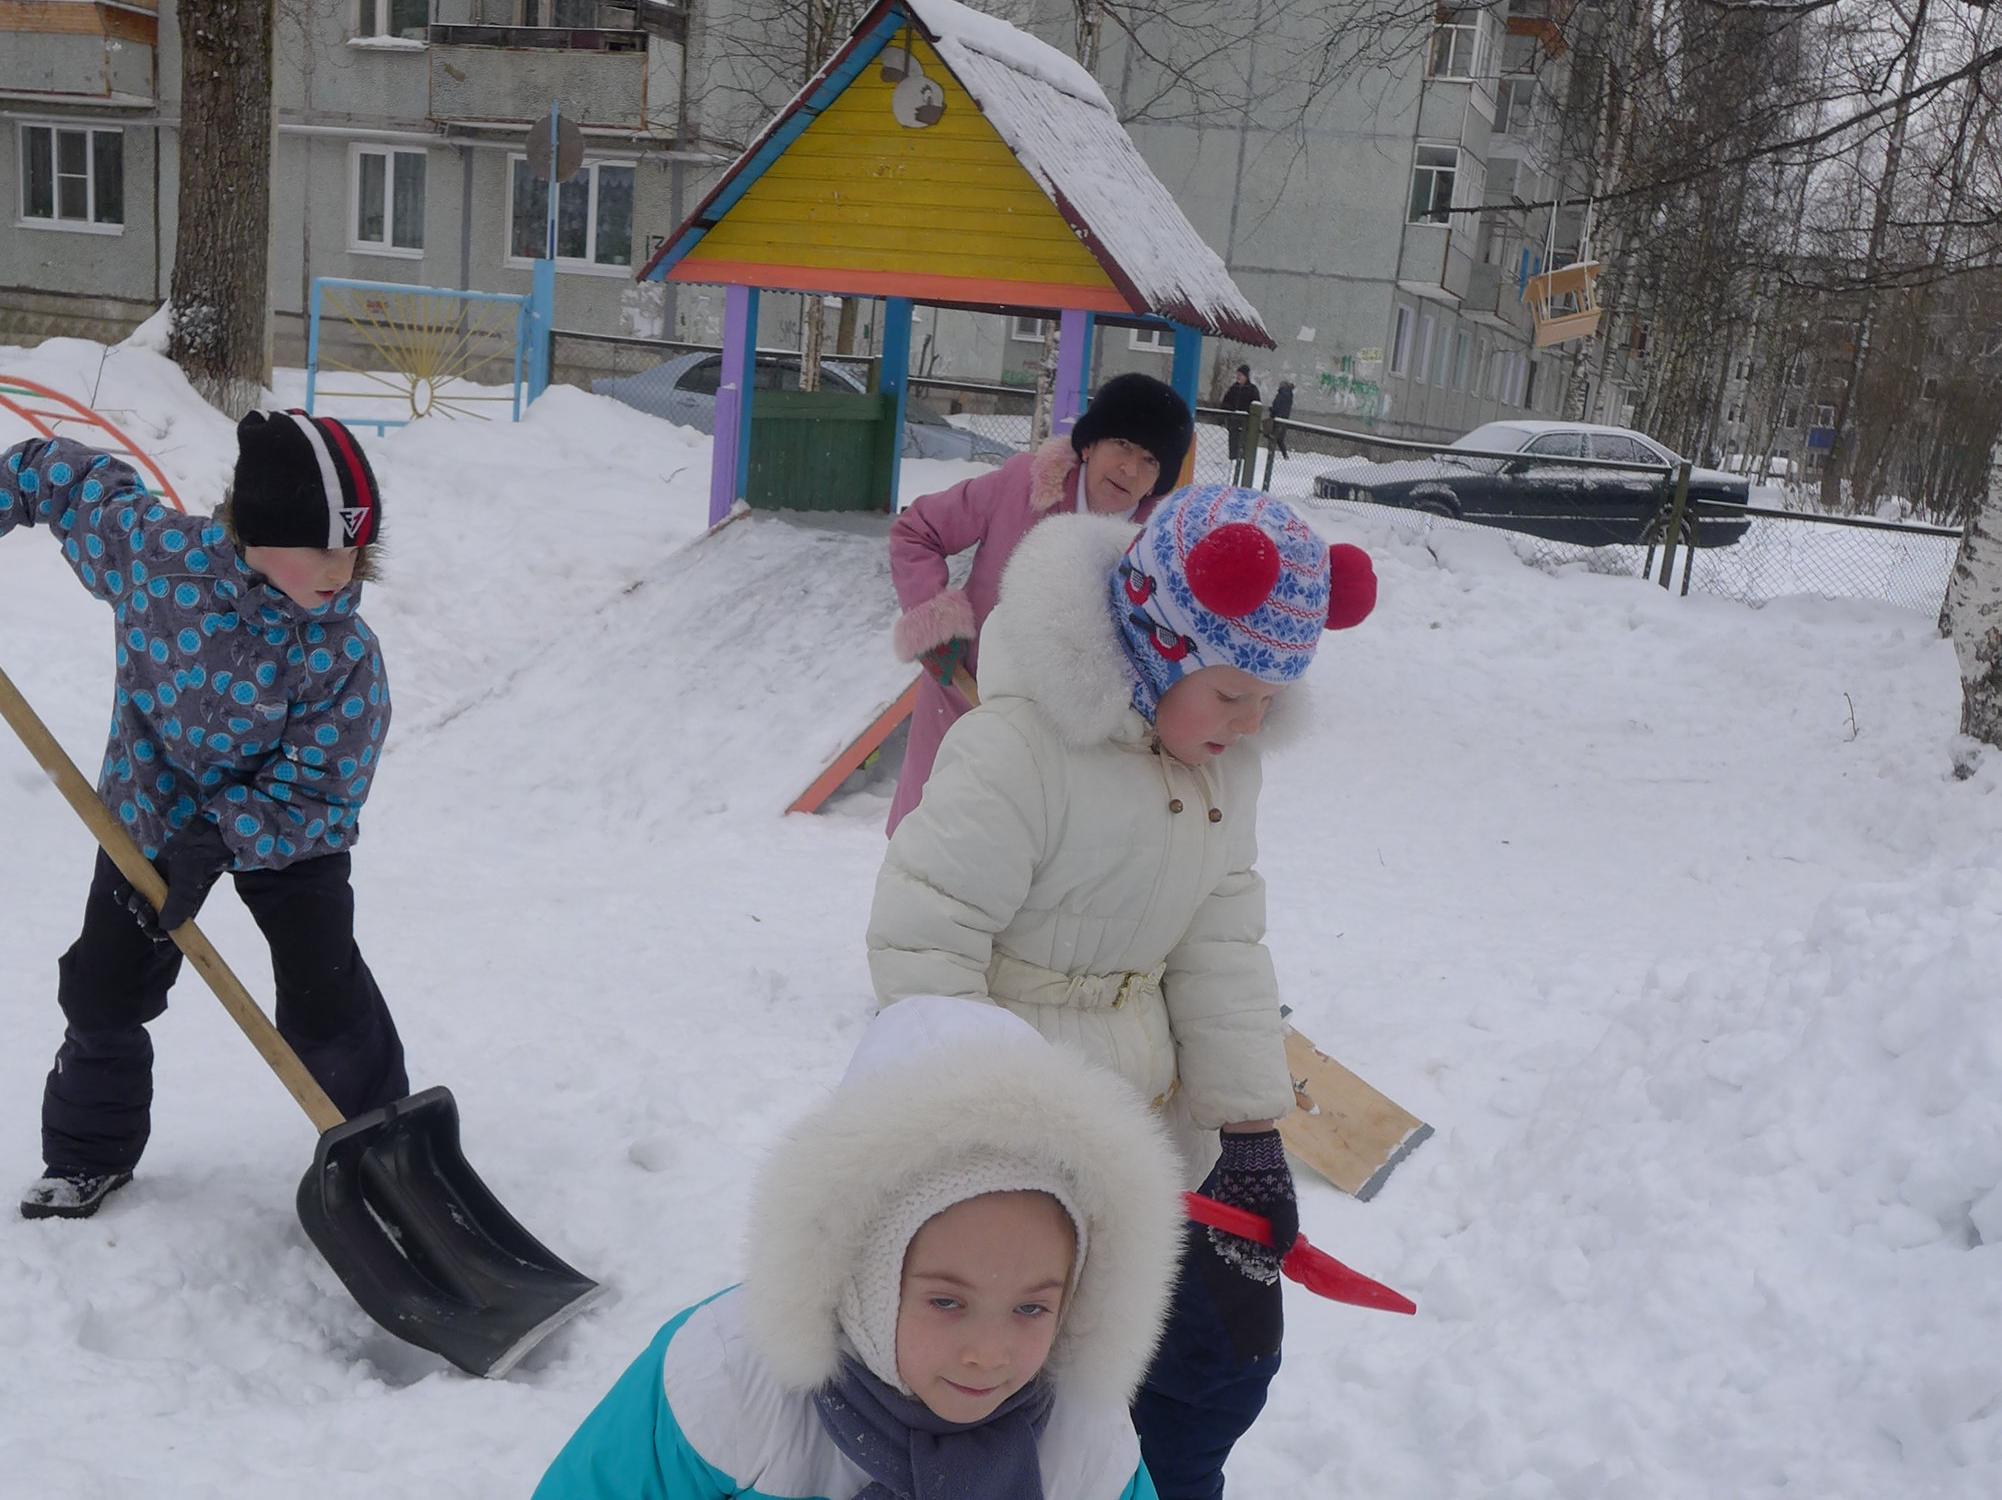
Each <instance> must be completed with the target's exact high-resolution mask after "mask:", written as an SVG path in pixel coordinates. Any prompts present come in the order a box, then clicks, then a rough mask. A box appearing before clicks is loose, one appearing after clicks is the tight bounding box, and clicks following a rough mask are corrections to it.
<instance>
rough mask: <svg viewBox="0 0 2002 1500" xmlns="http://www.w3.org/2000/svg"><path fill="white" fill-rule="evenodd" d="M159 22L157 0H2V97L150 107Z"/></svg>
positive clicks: (20, 99)
mask: <svg viewBox="0 0 2002 1500" xmlns="http://www.w3.org/2000/svg"><path fill="white" fill-rule="evenodd" d="M159 30H160V21H159V15H158V13H157V11H156V10H155V8H154V5H153V3H152V0H115V3H113V0H98V3H82V0H71V3H68V4H63V5H52V4H47V3H42V0H0V35H4V36H5V37H6V38H7V40H6V42H5V44H4V45H0V98H6V99H8V100H11V101H17V102H18V101H32V102H39V103H48V104H54V105H62V104H79V105H90V106H92V107H94V108H98V109H105V108H110V109H147V108H150V107H151V106H152V105H153V102H154V99H155V97H156V92H157V91H156V87H155V81H154V73H155V68H154V49H155V47H157V46H158V44H159Z"/></svg>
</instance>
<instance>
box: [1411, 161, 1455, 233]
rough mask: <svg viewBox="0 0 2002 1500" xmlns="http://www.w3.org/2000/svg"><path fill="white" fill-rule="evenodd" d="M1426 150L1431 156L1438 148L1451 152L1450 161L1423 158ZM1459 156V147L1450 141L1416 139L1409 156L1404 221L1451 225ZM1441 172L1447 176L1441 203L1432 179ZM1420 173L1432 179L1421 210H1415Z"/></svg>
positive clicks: (1441, 225)
mask: <svg viewBox="0 0 2002 1500" xmlns="http://www.w3.org/2000/svg"><path fill="white" fill-rule="evenodd" d="M1428 151H1430V152H1432V153H1434V154H1435V157H1436V155H1437V153H1439V152H1448V151H1450V152H1451V153H1452V155H1453V164H1452V165H1451V166H1450V167H1449V166H1447V165H1446V164H1445V163H1444V162H1442V161H1439V160H1436V159H1435V160H1432V161H1427V160H1425V153H1426V152H1428ZM1460 157H1461V151H1460V148H1459V146H1458V145H1456V144H1455V143H1454V142H1452V141H1419V142H1417V143H1416V145H1415V147H1414V150H1413V153H1412V157H1411V193H1410V196H1409V198H1408V199H1407V200H1406V202H1405V205H1404V211H1405V214H1406V215H1407V218H1406V220H1405V222H1406V223H1410V224H1432V225H1437V226H1439V227H1441V228H1446V229H1450V228H1452V227H1453V214H1452V210H1453V208H1454V207H1455V205H1456V203H1457V200H1458V198H1459V192H1460ZM1442 172H1443V173H1445V174H1446V175H1447V178H1448V185H1447V188H1446V201H1445V203H1444V204H1443V205H1442V204H1440V203H1439V201H1438V199H1439V187H1438V183H1437V181H1436V179H1437V178H1438V176H1439V174H1441V173H1442ZM1420 177H1427V178H1431V179H1434V180H1433V181H1432V183H1431V184H1430V185H1429V186H1428V187H1427V189H1426V192H1425V202H1426V205H1427V207H1426V209H1425V211H1424V212H1423V213H1420V212H1419V211H1418V180H1419V178H1420ZM1435 215H1436V216H1437V217H1435Z"/></svg>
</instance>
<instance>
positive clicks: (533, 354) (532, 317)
mask: <svg viewBox="0 0 2002 1500" xmlns="http://www.w3.org/2000/svg"><path fill="white" fill-rule="evenodd" d="M555 326H556V262H555V261H553V260H550V259H549V258H548V257H546V256H545V257H544V258H543V259H541V260H538V261H537V262H536V263H535V272H534V278H533V280H532V281H531V282H530V283H529V292H528V399H529V400H530V401H531V402H533V401H534V400H535V398H536V397H537V396H540V395H541V394H542V393H543V392H544V391H546V390H548V389H549V334H550V330H551V329H553V328H554V327H555Z"/></svg>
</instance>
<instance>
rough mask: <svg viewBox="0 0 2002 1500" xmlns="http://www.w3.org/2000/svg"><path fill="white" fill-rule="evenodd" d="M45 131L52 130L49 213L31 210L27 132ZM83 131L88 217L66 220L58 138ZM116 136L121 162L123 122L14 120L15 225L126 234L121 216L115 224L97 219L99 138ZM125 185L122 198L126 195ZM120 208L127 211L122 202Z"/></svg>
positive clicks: (65, 230) (121, 191)
mask: <svg viewBox="0 0 2002 1500" xmlns="http://www.w3.org/2000/svg"><path fill="white" fill-rule="evenodd" d="M31 130H46V131H48V132H49V192H50V198H49V216H48V217H47V218H43V217H42V216H41V215H39V214H37V215H32V216H31V215H30V214H29V212H28V132H29V131H31ZM63 131H68V132H69V133H71V134H72V135H75V134H81V135H83V136H84V137H85V140H84V150H83V158H84V174H85V176H84V212H85V214H86V217H85V218H81V219H67V218H64V217H63V213H62V205H63V189H62V177H61V174H60V173H59V172H58V171H57V167H56V164H57V163H58V162H59V161H61V160H62V146H61V144H60V143H59V141H58V140H57V136H58V134H59V133H60V132H63ZM100 135H115V136H117V137H118V138H119V140H118V149H119V159H120V161H121V163H122V162H123V160H124V155H125V127H124V126H123V125H100V124H98V123H96V122H95V121H92V120H16V121H15V122H14V167H15V173H16V176H15V181H16V183H17V190H16V192H15V195H14V224H15V227H16V228H19V229H41V230H54V231H55V232H57V233H59V234H111V235H118V234H123V233H125V224H124V222H123V219H122V217H121V219H120V222H118V223H116V224H103V223H99V222H98V219H97V139H96V138H97V137H98V136H100ZM124 196H125V194H124V189H123V184H122V183H121V185H120V198H121V200H122V199H123V198H124ZM118 211H119V213H120V215H121V216H122V215H123V214H124V212H125V204H124V202H123V201H121V202H120V203H119V206H118Z"/></svg>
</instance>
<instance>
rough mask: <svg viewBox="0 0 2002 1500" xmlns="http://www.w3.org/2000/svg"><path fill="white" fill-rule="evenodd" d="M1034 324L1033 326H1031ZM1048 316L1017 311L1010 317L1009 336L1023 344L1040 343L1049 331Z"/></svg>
mask: <svg viewBox="0 0 2002 1500" xmlns="http://www.w3.org/2000/svg"><path fill="white" fill-rule="evenodd" d="M1031 325H1033V326H1031ZM1049 327H1050V320H1049V319H1048V318H1037V317H1031V316H1030V315H1029V314H1027V313H1016V314H1015V315H1014V316H1012V317H1010V318H1009V319H1008V337H1009V338H1011V339H1014V340H1015V341H1016V342H1017V343H1022V344H1040V343H1041V342H1042V341H1043V337H1044V335H1045V334H1046V333H1048V332H1049Z"/></svg>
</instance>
